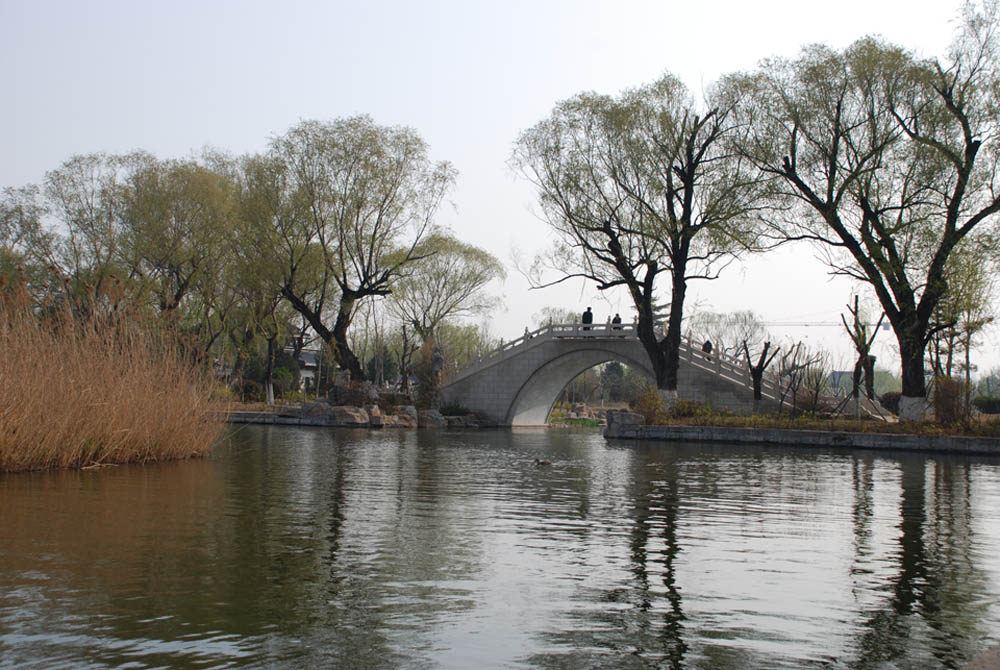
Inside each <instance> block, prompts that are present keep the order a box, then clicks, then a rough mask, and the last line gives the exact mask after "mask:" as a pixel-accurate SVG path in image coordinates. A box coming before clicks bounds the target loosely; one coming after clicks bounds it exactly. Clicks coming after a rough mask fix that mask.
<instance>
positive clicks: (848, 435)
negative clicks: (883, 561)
mask: <svg viewBox="0 0 1000 670" xmlns="http://www.w3.org/2000/svg"><path fill="white" fill-rule="evenodd" d="M604 437H605V438H608V439H627V440H658V441H664V442H725V443H730V444H733V443H735V444H754V445H773V446H796V447H822V448H830V449H893V450H902V451H914V452H926V451H933V452H943V453H953V454H977V455H987V456H1000V438H995V437H964V436H956V435H907V434H900V433H855V432H848V431H837V430H796V429H791V428H747V427H735V426H646V425H643V419H642V416H641V415H639V414H633V413H631V412H608V426H607V428H605V430H604Z"/></svg>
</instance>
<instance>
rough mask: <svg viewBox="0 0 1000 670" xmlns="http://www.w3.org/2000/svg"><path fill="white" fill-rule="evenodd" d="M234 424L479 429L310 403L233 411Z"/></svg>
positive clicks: (428, 413) (436, 417)
mask: <svg viewBox="0 0 1000 670" xmlns="http://www.w3.org/2000/svg"><path fill="white" fill-rule="evenodd" d="M229 421H230V423H266V424H276V425H284V426H329V427H338V428H478V427H479V424H478V423H477V422H476V417H475V416H473V415H471V414H470V415H467V416H443V415H442V414H441V412H439V411H437V410H433V409H424V410H417V408H416V407H414V406H413V405H396V406H395V407H393V408H392V411H391V412H385V411H383V410H382V409H381V408H380V407H379V406H378V405H375V404H372V405H368V406H366V407H354V406H350V405H331V404H330V403H328V402H324V401H319V402H309V403H303V404H301V405H299V406H289V407H279V408H277V409H276V410H275V411H273V412H240V411H237V412H232V413H231V414H230V415H229Z"/></svg>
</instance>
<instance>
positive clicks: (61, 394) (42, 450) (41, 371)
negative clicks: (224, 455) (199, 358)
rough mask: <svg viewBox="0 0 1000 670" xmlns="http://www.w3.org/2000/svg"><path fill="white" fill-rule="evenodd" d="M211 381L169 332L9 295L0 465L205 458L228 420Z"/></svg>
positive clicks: (0, 360) (2, 357)
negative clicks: (52, 309)
mask: <svg viewBox="0 0 1000 670" xmlns="http://www.w3.org/2000/svg"><path fill="white" fill-rule="evenodd" d="M0 288H2V287H0ZM211 387H212V379H211V376H210V374H209V373H208V372H207V371H205V370H203V369H202V368H201V366H198V365H196V364H195V363H193V362H192V361H191V360H189V359H188V358H186V357H185V355H184V352H183V351H182V350H181V347H180V346H179V345H178V343H177V338H176V337H172V336H171V335H170V332H169V331H167V330H165V329H163V328H160V327H155V326H154V327H149V325H148V324H145V325H144V324H142V322H141V321H140V320H135V319H128V318H122V317H120V316H118V317H114V316H108V315H105V316H103V317H95V316H89V317H85V318H80V317H75V316H73V315H72V313H71V312H70V310H68V309H64V310H60V311H58V312H57V314H56V316H55V317H53V318H46V319H40V318H38V317H37V316H36V315H35V314H34V313H33V311H32V310H31V309H29V308H28V307H27V306H26V304H25V302H24V301H20V300H16V299H11V294H7V298H6V299H5V300H0V471H21V470H38V469H46V468H71V467H87V466H93V465H104V464H115V463H145V462H149V461H160V460H170V459H183V458H190V457H194V456H200V455H202V454H204V453H205V452H206V451H208V449H210V448H211V446H212V445H213V443H214V442H215V440H216V439H217V438H218V436H219V434H220V433H221V431H222V428H223V425H224V423H223V420H222V418H221V415H220V414H219V413H217V412H215V411H214V408H213V407H211V406H210V404H209V398H210V395H211Z"/></svg>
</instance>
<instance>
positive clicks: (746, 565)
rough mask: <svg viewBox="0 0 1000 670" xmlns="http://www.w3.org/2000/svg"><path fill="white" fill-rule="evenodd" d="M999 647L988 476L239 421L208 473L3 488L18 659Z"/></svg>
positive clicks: (99, 663)
mask: <svg viewBox="0 0 1000 670" xmlns="http://www.w3.org/2000/svg"><path fill="white" fill-rule="evenodd" d="M536 458H539V459H545V460H549V461H551V465H541V466H538V465H536V464H535V463H534V460H535V459H536ZM998 643H1000V461H998V460H996V459H983V458H964V457H936V456H927V455H899V454H891V453H872V452H857V453H853V454H852V453H840V452H823V451H815V450H812V451H811V450H787V449H781V450H779V449H773V450H772V449H757V448H747V447H725V446H704V445H700V446H699V445H682V446H669V445H665V444H655V443H629V442H606V441H605V440H604V439H603V438H602V437H601V436H600V435H599V434H597V433H594V432H559V431H548V432H546V431H543V430H540V431H515V432H502V431H498V432H492V431H479V432H476V431H470V432H451V431H449V432H441V433H433V432H412V431H400V432H394V431H388V430H387V431H384V432H369V431H349V430H338V431H329V430H322V429H296V428H275V427H244V428H242V429H240V430H239V431H237V432H236V434H235V435H234V437H233V438H232V441H231V442H230V443H229V444H227V445H224V446H222V447H219V448H218V449H217V450H216V451H215V452H214V453H213V454H212V456H211V457H210V458H209V459H206V460H203V461H195V462H186V463H177V464H168V465H158V466H150V467H118V468H105V469H100V470H90V471H83V472H60V473H40V474H26V475H17V476H2V477H0V667H3V668H15V667H16V668H79V667H115V668H118V667H121V668H217V667H268V668H272V667H273V668H296V669H299V668H305V667H343V668H395V667H407V668H473V667H476V668H479V667H495V668H529V667H537V668H741V669H742V668H812V667H815V668H959V667H961V666H962V665H963V664H964V663H965V662H966V661H968V660H969V659H970V658H971V657H972V656H974V655H975V654H976V653H978V652H980V651H982V650H984V649H986V648H989V647H991V646H994V645H996V644H998Z"/></svg>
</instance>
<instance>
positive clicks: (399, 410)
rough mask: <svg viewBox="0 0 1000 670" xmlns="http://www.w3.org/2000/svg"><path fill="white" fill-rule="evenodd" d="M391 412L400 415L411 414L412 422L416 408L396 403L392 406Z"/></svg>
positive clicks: (414, 418) (415, 414)
mask: <svg viewBox="0 0 1000 670" xmlns="http://www.w3.org/2000/svg"><path fill="white" fill-rule="evenodd" d="M392 413H393V414H397V415H400V416H412V417H413V421H414V422H416V420H417V408H416V407H414V406H413V405H396V406H395V407H393V408H392Z"/></svg>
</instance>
